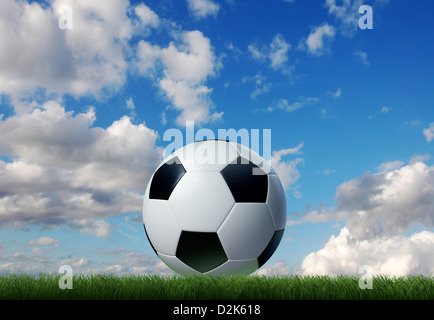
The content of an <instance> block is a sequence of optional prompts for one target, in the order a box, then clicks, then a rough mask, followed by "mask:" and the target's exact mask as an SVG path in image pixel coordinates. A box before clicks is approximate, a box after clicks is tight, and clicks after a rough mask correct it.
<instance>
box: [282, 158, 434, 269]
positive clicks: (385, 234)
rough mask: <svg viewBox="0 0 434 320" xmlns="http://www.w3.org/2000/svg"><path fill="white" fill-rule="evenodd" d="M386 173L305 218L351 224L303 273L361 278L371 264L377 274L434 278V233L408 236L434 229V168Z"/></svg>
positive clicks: (347, 186)
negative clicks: (414, 229)
mask: <svg viewBox="0 0 434 320" xmlns="http://www.w3.org/2000/svg"><path fill="white" fill-rule="evenodd" d="M380 168H384V169H385V171H383V172H379V173H375V174H365V175H363V176H362V177H360V178H356V179H352V180H349V181H346V182H344V183H343V184H341V185H340V186H339V187H338V189H337V203H338V204H337V207H336V208H331V209H324V210H319V211H318V212H311V213H309V214H307V215H306V216H305V217H303V219H304V220H305V221H310V222H319V221H336V220H342V219H345V220H346V221H347V222H346V226H345V227H344V228H342V230H341V232H340V233H339V235H338V236H332V237H331V238H330V239H329V240H328V242H327V243H326V245H325V246H324V248H322V249H320V250H318V251H317V252H313V253H311V254H310V255H308V256H307V257H306V258H305V259H304V261H303V264H302V271H303V273H305V274H311V273H314V274H340V273H343V274H349V273H357V271H358V267H359V266H360V265H364V264H365V265H369V266H371V267H372V268H373V272H374V273H376V274H391V275H404V274H419V273H421V274H427V275H432V274H434V260H433V257H432V255H430V252H433V251H434V233H432V232H430V231H428V230H425V231H421V232H417V233H413V234H412V235H410V236H406V235H405V234H406V233H407V232H408V231H409V230H410V229H411V227H414V226H423V227H425V228H433V227H434V215H433V212H434V167H432V166H431V167H430V166H428V165H427V164H425V163H423V162H418V161H416V162H411V163H410V164H408V165H406V166H402V167H400V168H396V166H394V167H389V166H388V165H384V166H380ZM393 168H395V169H393ZM291 224H292V223H291ZM430 257H431V258H430Z"/></svg>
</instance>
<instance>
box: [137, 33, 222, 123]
mask: <svg viewBox="0 0 434 320" xmlns="http://www.w3.org/2000/svg"><path fill="white" fill-rule="evenodd" d="M177 38H178V39H177V40H178V41H176V42H171V43H170V44H169V45H168V46H167V47H165V48H161V47H159V46H154V45H151V44H150V43H148V42H146V41H144V40H141V41H140V43H139V45H138V52H137V59H138V61H137V64H138V69H139V71H140V72H141V74H143V75H146V76H151V77H157V78H159V81H158V85H159V88H160V89H161V91H162V92H163V94H164V95H165V96H166V97H167V98H168V99H169V100H170V102H171V105H172V107H173V108H174V109H176V110H177V111H179V112H180V113H181V114H180V115H179V116H178V118H177V119H176V122H177V124H178V125H180V126H185V122H186V121H189V120H192V121H196V122H197V123H207V122H211V121H214V120H217V119H220V118H221V116H222V115H223V113H218V112H215V111H213V104H212V102H211V99H210V93H211V92H212V89H210V88H208V87H207V86H206V85H205V82H206V80H207V79H208V78H209V77H211V76H213V75H215V74H216V72H217V71H218V70H219V68H220V67H221V62H220V60H219V59H218V58H217V57H216V56H215V54H214V50H213V48H212V46H211V43H210V40H209V39H208V38H207V37H205V36H204V35H203V33H202V32H200V31H197V30H195V31H188V32H180V33H179V34H178V35H177Z"/></svg>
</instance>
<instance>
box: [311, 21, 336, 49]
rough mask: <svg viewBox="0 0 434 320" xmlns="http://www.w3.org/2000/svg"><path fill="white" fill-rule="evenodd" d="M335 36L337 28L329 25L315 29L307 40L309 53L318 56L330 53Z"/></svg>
mask: <svg viewBox="0 0 434 320" xmlns="http://www.w3.org/2000/svg"><path fill="white" fill-rule="evenodd" d="M334 36H335V28H334V27H333V26H332V25H329V24H328V23H323V24H322V25H320V26H318V27H315V28H313V29H312V31H311V33H310V34H309V36H308V37H307V39H306V46H307V52H309V53H310V54H313V55H316V56H321V55H323V54H324V53H326V52H329V50H330V49H329V45H330V42H331V40H333V38H334Z"/></svg>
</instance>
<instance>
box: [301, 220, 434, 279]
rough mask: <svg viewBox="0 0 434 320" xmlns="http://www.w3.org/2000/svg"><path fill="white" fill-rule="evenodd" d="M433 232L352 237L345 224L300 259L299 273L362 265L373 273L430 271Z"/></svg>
mask: <svg viewBox="0 0 434 320" xmlns="http://www.w3.org/2000/svg"><path fill="white" fill-rule="evenodd" d="M433 250H434V233H433V232H429V231H421V232H418V233H415V234H413V235H411V236H410V237H404V236H402V235H396V236H392V237H378V238H374V239H366V240H356V239H354V238H353V237H352V235H351V232H350V230H349V229H348V228H342V229H341V231H340V233H339V235H338V236H332V237H331V238H330V239H329V240H328V241H327V243H326V244H325V246H324V248H322V249H320V250H318V251H317V252H313V253H311V254H309V255H308V256H307V257H306V258H305V259H304V260H303V263H302V266H301V268H302V270H303V274H305V275H306V274H327V275H339V274H357V273H358V272H359V268H360V266H362V265H368V266H370V267H371V268H372V274H373V275H393V276H404V275H410V274H423V275H433V274H434V256H433V255H432V252H433Z"/></svg>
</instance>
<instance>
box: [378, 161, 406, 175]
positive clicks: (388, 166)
mask: <svg viewBox="0 0 434 320" xmlns="http://www.w3.org/2000/svg"><path fill="white" fill-rule="evenodd" d="M403 165H404V162H402V161H399V160H395V161H389V162H384V163H382V164H380V165H379V166H378V171H380V172H389V171H393V170H396V169H399V168H401V167H402V166H403Z"/></svg>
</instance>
